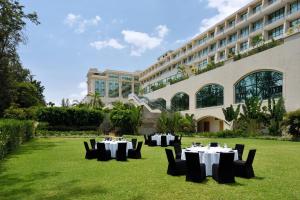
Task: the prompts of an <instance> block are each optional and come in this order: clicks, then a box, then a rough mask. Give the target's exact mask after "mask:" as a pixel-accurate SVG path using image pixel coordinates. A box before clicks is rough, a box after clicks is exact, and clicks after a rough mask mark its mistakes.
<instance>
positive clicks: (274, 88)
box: [235, 71, 283, 103]
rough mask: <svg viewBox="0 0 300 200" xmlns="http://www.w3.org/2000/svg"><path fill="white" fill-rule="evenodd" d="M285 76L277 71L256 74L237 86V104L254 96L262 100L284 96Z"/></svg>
mask: <svg viewBox="0 0 300 200" xmlns="http://www.w3.org/2000/svg"><path fill="white" fill-rule="evenodd" d="M282 84H283V75H282V73H280V72H275V71H260V72H254V73H252V74H250V75H248V76H246V77H245V78H243V79H242V80H240V81H239V82H238V83H237V84H236V85H235V103H242V102H245V100H246V99H249V98H251V97H253V96H256V97H259V98H260V99H262V100H265V99H268V98H276V97H280V96H282Z"/></svg>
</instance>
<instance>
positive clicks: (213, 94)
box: [196, 84, 224, 108]
mask: <svg viewBox="0 0 300 200" xmlns="http://www.w3.org/2000/svg"><path fill="white" fill-rule="evenodd" d="M223 103H224V89H223V87H222V86H221V85H217V84H211V85H207V86H205V87H203V88H202V89H201V90H199V91H198V92H197V93H196V107H197V108H206V107H213V106H220V105H223Z"/></svg>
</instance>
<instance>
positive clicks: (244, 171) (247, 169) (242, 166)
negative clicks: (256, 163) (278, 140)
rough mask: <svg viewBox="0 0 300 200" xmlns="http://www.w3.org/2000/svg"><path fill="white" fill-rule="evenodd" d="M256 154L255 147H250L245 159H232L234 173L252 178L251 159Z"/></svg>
mask: <svg viewBox="0 0 300 200" xmlns="http://www.w3.org/2000/svg"><path fill="white" fill-rule="evenodd" d="M255 154H256V149H251V150H250V151H249V153H248V157H247V160H246V161H242V160H236V161H234V163H233V164H234V174H235V176H237V177H243V178H253V177H254V176H255V174H254V170H253V166H252V164H253V160H254V157H255Z"/></svg>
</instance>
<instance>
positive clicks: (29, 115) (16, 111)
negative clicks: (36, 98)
mask: <svg viewBox="0 0 300 200" xmlns="http://www.w3.org/2000/svg"><path fill="white" fill-rule="evenodd" d="M37 110H38V107H30V108H17V107H14V106H11V107H9V108H8V109H6V110H5V111H4V118H6V119H18V120H36V112H37Z"/></svg>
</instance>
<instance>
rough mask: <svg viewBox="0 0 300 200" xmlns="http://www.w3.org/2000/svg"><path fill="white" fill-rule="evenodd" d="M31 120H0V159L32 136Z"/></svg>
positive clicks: (33, 129) (33, 131)
mask: <svg viewBox="0 0 300 200" xmlns="http://www.w3.org/2000/svg"><path fill="white" fill-rule="evenodd" d="M34 133H35V128H34V122H33V121H19V120H11V119H10V120H9V119H5V120H0V159H3V158H4V157H5V155H6V154H8V153H9V152H11V151H13V150H15V149H16V148H18V146H19V145H20V144H22V143H23V142H26V141H28V140H30V139H31V138H33V137H34Z"/></svg>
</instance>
